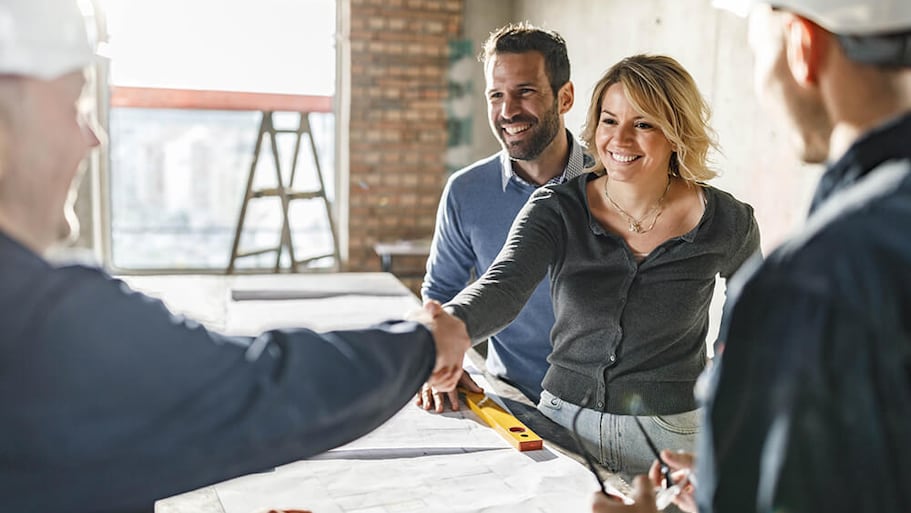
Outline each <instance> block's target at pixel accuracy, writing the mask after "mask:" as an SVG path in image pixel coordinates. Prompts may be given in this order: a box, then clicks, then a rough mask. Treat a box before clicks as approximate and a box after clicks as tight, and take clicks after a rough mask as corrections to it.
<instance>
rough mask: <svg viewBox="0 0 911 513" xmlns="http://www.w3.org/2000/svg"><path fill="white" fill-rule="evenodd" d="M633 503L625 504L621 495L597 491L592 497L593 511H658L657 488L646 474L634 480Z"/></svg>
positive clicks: (598, 512)
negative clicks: (614, 495) (656, 502)
mask: <svg viewBox="0 0 911 513" xmlns="http://www.w3.org/2000/svg"><path fill="white" fill-rule="evenodd" d="M632 499H633V501H634V502H633V503H632V504H624V503H623V501H622V500H621V499H620V498H619V497H613V496H610V495H604V494H603V493H601V492H597V493H595V496H594V498H593V499H592V513H657V512H658V507H657V506H656V505H655V488H654V486H652V483H651V482H650V481H649V480H648V478H647V477H645V476H636V479H634V480H633V496H632Z"/></svg>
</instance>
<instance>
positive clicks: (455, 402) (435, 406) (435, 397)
mask: <svg viewBox="0 0 911 513" xmlns="http://www.w3.org/2000/svg"><path fill="white" fill-rule="evenodd" d="M458 386H459V387H461V388H464V389H465V390H468V391H469V392H478V393H481V392H484V389H483V388H481V387H479V386H478V384H477V383H475V382H474V380H473V379H471V374H468V373H467V372H465V371H464V370H463V371H462V376H461V377H460V378H459V384H458ZM447 399H448V400H449V406H450V407H451V408H452V411H458V410H459V392H458V390H450V391H449V392H441V391H439V390H437V389H436V388H434V387H432V386H430V384H428V383H424V386H423V387H421V389H420V390H419V391H418V393H417V397H416V398H415V404H417V405H418V406H420V407H421V408H424V409H425V410H428V411H430V410H433V411H434V412H436V413H443V411H444V410H446V400H447Z"/></svg>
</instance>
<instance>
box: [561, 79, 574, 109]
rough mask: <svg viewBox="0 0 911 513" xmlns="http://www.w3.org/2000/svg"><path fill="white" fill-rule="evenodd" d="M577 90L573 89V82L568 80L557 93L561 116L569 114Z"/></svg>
mask: <svg viewBox="0 0 911 513" xmlns="http://www.w3.org/2000/svg"><path fill="white" fill-rule="evenodd" d="M575 96H576V93H575V90H574V89H573V83H572V81H571V80H568V81H567V82H566V83H565V84H563V87H561V88H560V90H559V91H557V106H558V108H559V109H560V114H566V113H567V112H569V109H570V108H572V106H573V101H575Z"/></svg>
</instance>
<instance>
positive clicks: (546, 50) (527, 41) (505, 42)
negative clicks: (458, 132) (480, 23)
mask: <svg viewBox="0 0 911 513" xmlns="http://www.w3.org/2000/svg"><path fill="white" fill-rule="evenodd" d="M525 52H540V53H541V54H542V55H543V56H544V69H545V72H546V73H547V79H548V80H549V81H550V87H551V89H553V92H554V96H556V94H557V91H559V90H560V88H561V87H563V85H564V84H566V83H567V82H569V56H568V55H567V54H566V40H564V39H563V36H561V35H560V34H557V33H556V32H554V31H553V30H544V29H541V28H538V27H535V26H534V25H532V24H531V23H528V22H527V21H526V22H521V23H510V24H509V25H506V26H505V27H500V28H499V29H497V30H496V31H494V32H491V33H490V37H488V38H487V41H485V42H484V49H483V50H481V54H480V55H478V60H479V61H481V62H483V63H484V64H485V65H486V64H487V61H489V60H490V58H491V57H493V56H494V55H496V54H500V53H525Z"/></svg>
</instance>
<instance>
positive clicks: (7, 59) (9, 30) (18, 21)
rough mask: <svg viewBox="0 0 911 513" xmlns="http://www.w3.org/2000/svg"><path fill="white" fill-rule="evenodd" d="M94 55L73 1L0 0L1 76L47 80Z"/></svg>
mask: <svg viewBox="0 0 911 513" xmlns="http://www.w3.org/2000/svg"><path fill="white" fill-rule="evenodd" d="M93 57H94V51H93V49H92V45H91V43H90V42H89V38H88V35H87V33H86V26H85V18H84V17H83V15H82V12H81V11H80V10H79V6H78V5H77V4H76V0H0V75H21V76H29V77H37V78H41V79H45V80H50V79H53V78H57V77H59V76H61V75H64V74H66V73H69V72H72V71H77V70H80V69H82V68H84V67H85V66H87V65H88V64H90V63H91V62H92V60H93Z"/></svg>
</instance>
